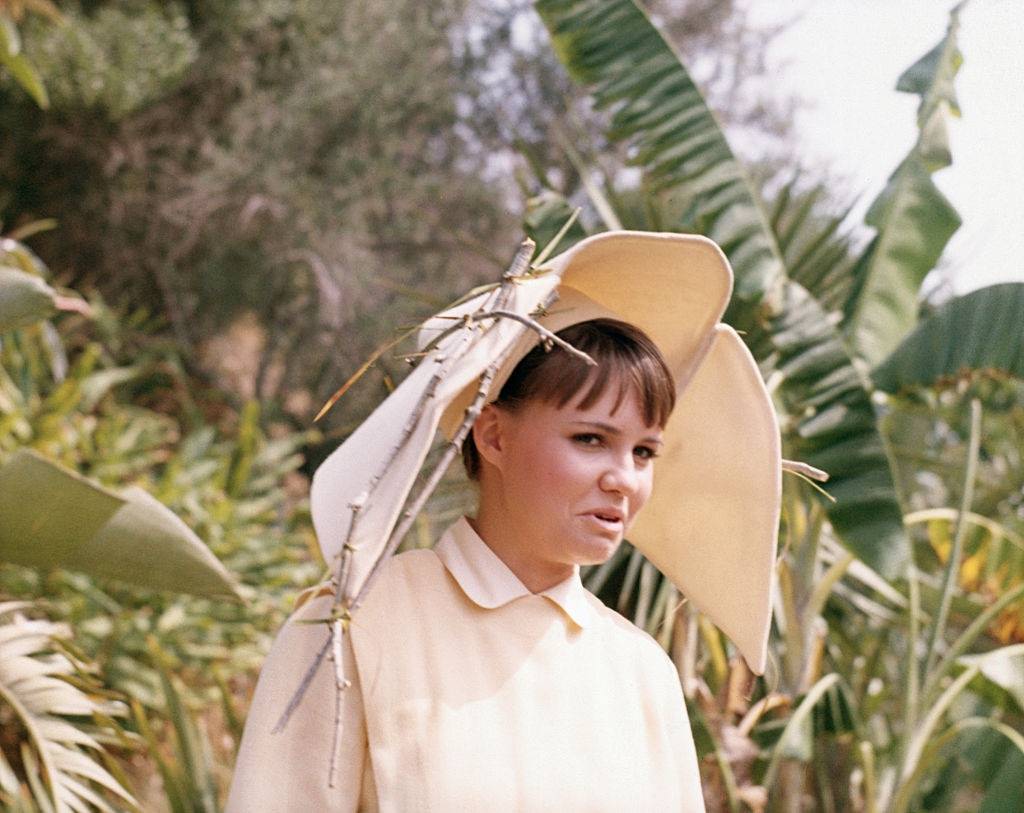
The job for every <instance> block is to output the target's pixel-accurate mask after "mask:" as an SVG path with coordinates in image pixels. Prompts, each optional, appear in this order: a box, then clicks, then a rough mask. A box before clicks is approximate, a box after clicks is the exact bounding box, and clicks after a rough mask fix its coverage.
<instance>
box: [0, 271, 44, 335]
mask: <svg viewBox="0 0 1024 813" xmlns="http://www.w3.org/2000/svg"><path fill="white" fill-rule="evenodd" d="M53 297H54V290H53V288H51V287H50V286H49V285H47V284H46V281H45V280H44V279H42V278H41V277H38V276H36V275H35V274H28V273H26V272H24V271H19V270H18V269H17V268H11V267H9V266H3V265H0V333H5V332H7V331H8V330H13V329H14V328H18V327H24V326H26V325H30V324H33V323H35V322H38V321H40V320H42V319H48V318H49V317H50V316H52V315H53V314H54V313H56V312H57V308H56V306H55V305H54V301H53Z"/></svg>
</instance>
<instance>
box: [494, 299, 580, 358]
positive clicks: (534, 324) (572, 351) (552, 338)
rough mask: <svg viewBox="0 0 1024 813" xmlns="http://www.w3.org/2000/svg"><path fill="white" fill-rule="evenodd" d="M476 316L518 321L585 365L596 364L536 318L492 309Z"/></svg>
mask: <svg viewBox="0 0 1024 813" xmlns="http://www.w3.org/2000/svg"><path fill="white" fill-rule="evenodd" d="M478 318H480V319H511V320H513V321H515V322H520V323H522V324H524V325H526V326H527V327H528V328H530V329H531V330H533V331H535V332H536V333H538V334H540V337H541V339H542V340H543V341H545V342H550V343H552V344H557V345H558V346H559V347H561V348H562V349H563V350H564V351H565V352H566V353H568V354H569V355H571V356H575V357H576V358H578V359H579V360H580V361H583V362H585V363H586V364H587V366H589V367H596V366H597V362H596V361H594V359H592V358H591V357H590V356H588V355H587V354H586V353H584V352H583V351H582V350H577V349H576V348H575V347H573V346H572V345H571V344H569V342H567V341H565V339H561V338H559V337H558V336H556V335H555V334H554V333H552V332H551V331H550V330H548V329H547V328H546V327H544V326H543V325H542V324H541V323H540V322H538V321H537V320H536V319H531V318H530V317H529V316H522V315H520V314H518V313H513V312H512V311H505V310H492V311H488V312H487V313H482V314H480V316H479V317H478Z"/></svg>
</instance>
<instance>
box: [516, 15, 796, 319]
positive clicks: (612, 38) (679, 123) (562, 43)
mask: <svg viewBox="0 0 1024 813" xmlns="http://www.w3.org/2000/svg"><path fill="white" fill-rule="evenodd" d="M536 8H537V11H538V12H539V13H540V16H541V18H542V19H543V20H544V23H545V25H546V26H547V27H548V30H549V31H550V33H551V39H552V44H553V47H554V49H555V52H556V53H557V54H558V56H559V58H560V59H561V60H562V62H563V64H565V66H566V68H567V69H568V70H569V73H570V74H571V75H572V76H573V77H574V78H575V79H576V80H578V81H579V82H580V83H582V84H584V85H586V86H587V87H588V88H589V89H590V91H591V93H592V94H593V98H594V103H595V105H596V106H597V107H598V108H606V109H609V110H610V111H611V113H612V117H611V125H610V127H609V130H608V133H607V134H608V136H609V138H611V139H612V140H614V141H621V142H624V143H625V144H627V145H628V146H629V148H630V162H631V163H632V164H634V165H636V166H638V167H641V168H642V169H643V171H644V181H645V185H646V186H647V188H649V189H650V190H651V192H652V193H661V192H670V193H671V194H673V195H685V197H686V198H687V199H688V200H689V202H690V215H689V217H688V218H687V220H688V221H690V222H692V223H695V224H697V226H698V228H699V229H700V231H702V232H703V233H705V234H707V235H708V236H709V237H711V238H712V239H714V240H715V241H716V242H717V243H718V244H719V245H720V246H722V248H723V249H724V250H725V251H726V253H727V254H728V255H729V259H730V261H731V263H732V266H733V269H734V270H735V272H736V294H737V295H738V296H739V297H741V298H743V299H746V300H751V301H756V300H758V299H760V298H761V297H762V296H763V295H764V294H765V293H767V292H770V291H772V290H773V289H774V288H775V287H776V286H777V285H778V284H779V282H780V281H781V279H782V276H783V273H782V264H781V258H780V255H779V251H778V248H777V246H776V245H775V243H774V240H773V239H772V233H771V230H770V229H769V228H768V225H767V221H766V218H765V214H764V212H763V211H762V208H761V206H760V203H759V201H758V200H757V196H756V194H755V192H754V191H753V189H752V187H751V185H750V182H749V179H748V178H747V175H746V172H745V170H744V168H743V165H742V164H741V163H740V162H739V161H737V160H736V157H735V156H734V155H733V152H732V150H731V149H730V147H729V144H728V142H727V141H726V139H725V134H724V133H723V132H722V128H721V126H720V125H719V123H718V121H717V120H716V119H715V116H714V114H713V113H712V112H711V110H710V109H709V108H708V106H707V104H706V103H705V101H704V98H703V96H702V95H701V93H700V91H699V90H698V89H697V87H696V85H695V84H694V82H693V80H692V79H691V78H690V75H689V73H688V72H687V70H686V68H685V67H684V66H683V64H682V62H681V61H680V59H679V56H678V55H677V54H676V53H675V51H674V50H673V49H672V47H671V46H670V45H669V44H668V43H667V42H666V41H665V39H664V38H663V37H662V35H661V34H660V33H659V31H658V29H657V28H655V26H654V25H653V24H652V23H651V21H650V20H649V19H648V18H647V15H646V14H645V13H644V12H643V10H642V9H641V8H640V7H639V6H638V5H637V4H636V3H634V2H632V0H538V2H537V3H536ZM680 226H681V224H677V225H676V226H675V228H680Z"/></svg>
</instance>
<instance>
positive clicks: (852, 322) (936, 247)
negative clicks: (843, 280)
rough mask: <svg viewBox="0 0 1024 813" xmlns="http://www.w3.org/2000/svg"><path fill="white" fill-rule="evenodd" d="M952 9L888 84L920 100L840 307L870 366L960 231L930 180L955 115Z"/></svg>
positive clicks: (956, 57)
mask: <svg viewBox="0 0 1024 813" xmlns="http://www.w3.org/2000/svg"><path fill="white" fill-rule="evenodd" d="M959 9H960V7H959V6H957V7H956V8H954V9H953V10H952V12H950V21H949V28H948V30H947V32H946V36H945V37H944V38H943V39H942V40H941V41H940V42H939V43H938V45H936V46H935V47H934V48H933V49H932V50H930V51H929V52H928V53H927V54H925V55H924V56H923V57H921V59H919V60H918V61H917V62H915V63H914V64H913V65H911V66H910V67H909V68H907V70H906V71H904V73H903V75H902V76H900V78H899V81H898V83H897V85H896V88H897V90H901V91H905V92H907V93H914V94H917V95H919V96H920V97H921V103H920V105H919V107H918V113H917V125H918V138H917V142H916V143H915V144H914V146H913V148H912V149H911V150H910V153H909V154H908V155H907V156H906V158H904V159H903V161H902V162H901V163H900V165H899V166H898V167H897V168H896V171H895V172H893V174H892V176H891V177H890V178H889V182H888V184H887V185H886V187H885V189H883V190H882V192H881V193H880V194H879V195H878V197H877V198H876V199H875V201H874V203H872V204H871V207H870V208H869V209H868V212H867V214H866V215H865V218H864V219H865V222H866V223H867V224H868V225H869V226H872V227H874V228H875V230H876V232H877V234H876V236H875V238H874V239H873V240H872V241H871V243H870V244H869V245H868V247H867V249H866V250H865V252H864V253H863V254H862V255H861V257H860V259H859V261H858V262H857V265H856V267H855V269H854V274H853V276H854V283H853V290H852V292H851V294H850V297H849V299H848V300H847V302H846V304H845V306H844V314H845V318H844V327H845V331H846V335H847V338H848V340H849V342H850V344H851V345H852V346H853V347H854V349H855V351H856V352H857V354H858V355H860V356H861V357H863V358H864V359H865V360H866V361H867V362H868V363H869V364H870V365H872V366H874V365H877V364H879V363H880V362H881V361H882V360H883V359H884V358H885V357H886V356H887V355H889V353H891V352H892V351H893V350H894V349H895V348H896V346H897V345H898V344H899V343H900V341H901V340H902V339H903V337H904V336H905V335H906V334H907V332H908V331H909V330H910V329H911V328H912V327H913V326H914V323H915V321H916V319H917V298H918V291H919V289H920V287H921V283H922V282H923V281H924V278H925V276H926V275H927V274H928V272H929V271H931V270H932V269H933V268H934V267H935V264H936V263H937V262H938V260H939V257H940V256H941V255H942V251H943V249H944V248H945V247H946V244H947V243H948V242H949V238H950V237H952V236H953V233H954V232H955V231H956V230H957V229H958V228H959V227H960V216H959V215H958V214H957V212H956V210H955V209H954V208H953V206H952V204H950V202H949V201H948V200H946V198H945V196H944V195H943V194H942V192H940V191H939V189H938V187H937V186H936V185H935V182H934V181H933V180H932V173H933V172H935V171H936V170H937V169H941V168H943V167H946V166H949V164H950V163H951V162H952V158H951V156H950V151H949V136H948V134H947V132H946V118H947V116H949V115H959V112H960V109H959V105H958V103H957V100H956V92H955V89H954V85H953V81H954V78H955V77H956V74H957V71H958V70H959V69H960V64H961V62H962V61H963V58H962V56H961V54H960V50H959V48H958V47H957V30H958V28H959Z"/></svg>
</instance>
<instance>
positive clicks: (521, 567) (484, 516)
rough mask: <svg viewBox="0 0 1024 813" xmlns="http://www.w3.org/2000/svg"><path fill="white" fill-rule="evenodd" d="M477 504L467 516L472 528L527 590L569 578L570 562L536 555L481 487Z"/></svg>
mask: <svg viewBox="0 0 1024 813" xmlns="http://www.w3.org/2000/svg"><path fill="white" fill-rule="evenodd" d="M480 496H481V498H480V507H479V510H478V511H477V515H476V517H475V518H468V519H469V523H470V525H471V526H472V527H473V530H474V531H476V533H477V535H478V536H479V537H480V538H481V539H482V540H483V541H484V543H485V544H486V545H487V547H489V548H490V549H491V550H492V551H493V552H494V555H495V556H497V557H498V558H499V559H501V561H502V562H504V564H505V566H506V567H507V568H508V569H509V570H511V571H512V572H513V573H514V574H515V575H516V578H518V579H519V581H521V582H522V583H523V585H524V586H525V587H526V589H527V590H529V591H530V592H531V593H542V592H544V591H545V590H547V589H549V588H551V587H554V586H555V585H556V584H559V583H561V582H563V581H565V580H566V579H567V578H569V577H570V576H571V575H572V574H573V571H574V568H573V566H572V565H571V564H567V563H565V562H548V561H545V560H544V559H542V558H540V557H538V556H537V555H536V550H537V546H536V545H534V544H532V540H529V539H526V538H525V537H524V535H523V534H521V533H520V532H519V531H518V529H517V526H516V522H515V520H514V518H512V517H509V516H507V512H505V511H502V510H501V504H500V502H498V501H495V500H488V499H485V495H484V494H483V491H482V490H481V495H480Z"/></svg>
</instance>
